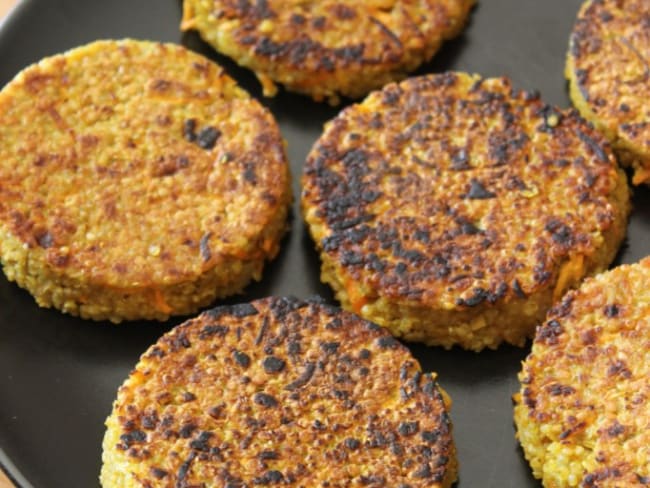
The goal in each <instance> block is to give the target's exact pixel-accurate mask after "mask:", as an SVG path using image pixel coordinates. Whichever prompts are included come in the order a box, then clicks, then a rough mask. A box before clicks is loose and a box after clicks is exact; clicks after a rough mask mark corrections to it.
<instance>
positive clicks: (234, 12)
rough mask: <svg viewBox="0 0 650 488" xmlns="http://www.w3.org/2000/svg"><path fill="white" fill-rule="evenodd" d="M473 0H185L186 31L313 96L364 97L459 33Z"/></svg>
mask: <svg viewBox="0 0 650 488" xmlns="http://www.w3.org/2000/svg"><path fill="white" fill-rule="evenodd" d="M473 4H474V0H417V1H413V0H369V1H363V2H342V1H340V0H315V1H310V2H304V1H298V0H292V1H289V2H287V1H286V0H265V1H249V0H244V1H241V0H184V3H183V22H182V24H181V28H182V29H183V30H188V29H196V30H198V31H199V33H200V35H201V36H202V37H203V39H205V41H206V42H208V43H210V44H211V45H212V46H213V47H214V48H215V49H216V50H217V51H219V52H221V53H223V54H225V55H227V56H230V57H231V58H233V59H234V60H235V61H236V62H238V63H239V64H240V65H242V66H245V67H247V68H250V69H252V70H253V71H254V72H255V74H256V75H257V77H258V78H259V80H260V82H261V83H262V86H263V88H264V94H265V95H267V96H273V95H274V94H275V93H276V87H275V84H274V83H275V82H277V83H281V84H283V85H284V86H285V87H286V88H287V89H288V90H291V91H296V92H300V93H305V94H309V95H311V96H312V97H313V98H314V99H315V100H319V101H320V100H323V99H329V100H330V102H331V103H338V96H339V95H344V96H347V97H353V98H358V97H361V96H363V95H365V94H367V93H368V92H369V91H370V90H372V89H375V88H379V87H381V86H383V85H385V84H386V83H388V82H390V81H393V80H396V79H401V78H403V77H404V76H405V75H406V74H407V73H408V72H410V71H413V70H414V69H415V68H417V67H418V66H419V65H420V64H422V63H423V62H425V61H428V60H429V59H431V57H432V56H433V55H434V53H435V52H436V51H437V50H438V48H439V47H440V45H441V44H442V42H443V41H444V40H446V39H450V38H452V37H454V36H456V35H457V34H459V32H460V31H461V29H462V28H463V26H464V24H465V20H466V18H467V16H468V14H469V11H470V9H471V7H472V5H473Z"/></svg>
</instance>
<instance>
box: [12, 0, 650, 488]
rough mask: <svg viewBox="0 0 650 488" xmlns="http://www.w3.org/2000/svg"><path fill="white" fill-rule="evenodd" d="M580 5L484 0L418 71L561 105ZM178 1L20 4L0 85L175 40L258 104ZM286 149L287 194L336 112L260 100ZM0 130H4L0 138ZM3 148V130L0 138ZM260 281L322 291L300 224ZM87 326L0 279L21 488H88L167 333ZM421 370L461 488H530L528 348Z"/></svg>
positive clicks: (434, 357) (649, 238)
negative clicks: (187, 29)
mask: <svg viewBox="0 0 650 488" xmlns="http://www.w3.org/2000/svg"><path fill="white" fill-rule="evenodd" d="M579 4H580V1H579V0H544V1H539V0H482V1H481V4H480V5H478V6H477V8H476V9H475V10H474V13H473V15H472V21H471V24H470V26H469V28H468V29H467V31H466V32H465V34H464V35H463V36H462V37H460V38H459V39H457V40H455V41H453V42H451V43H448V44H447V45H445V47H444V48H443V50H442V51H441V52H440V54H439V55H438V56H437V57H436V59H435V60H434V61H433V62H432V63H431V64H429V65H427V66H425V67H424V68H422V69H421V70H420V71H419V72H420V73H425V72H437V71H442V70H447V69H457V70H464V71H470V72H477V73H481V74H483V75H485V76H497V75H508V76H510V77H511V78H512V79H513V80H514V84H515V86H517V87H519V88H526V89H533V88H537V89H539V90H540V91H541V93H542V96H543V98H545V99H546V100H547V101H549V102H551V103H554V104H558V105H560V106H568V105H569V102H568V98H567V95H566V84H565V81H564V79H563V75H562V73H563V69H564V54H565V51H566V46H567V42H568V36H569V32H570V30H571V26H572V24H573V21H574V18H575V15H576V12H577V10H578V7H579ZM180 15H181V4H180V1H179V0H111V1H100V0H92V1H91V0H24V1H23V3H22V4H21V6H20V7H19V8H18V9H17V10H16V11H14V12H13V14H12V15H11V16H10V18H9V19H8V21H7V22H6V23H5V24H4V25H2V26H1V27H0V85H3V84H4V83H6V82H7V81H9V80H10V79H11V78H12V77H13V76H14V74H15V73H16V72H17V71H18V70H20V69H21V68H23V67H24V66H26V65H27V64H29V63H32V62H34V61H36V60H38V59H40V58H41V57H43V56H46V55H50V54H54V53H56V52H60V51H62V50H65V49H68V48H72V47H74V46H77V45H79V44H83V43H86V42H89V41H92V40H95V39H99V38H121V37H135V38H141V39H153V40H161V41H172V42H180V43H183V44H185V45H187V46H188V47H190V48H192V49H194V50H197V51H199V52H201V53H203V54H206V55H208V56H209V57H211V58H212V59H215V60H217V61H219V62H221V63H222V64H224V66H225V67H226V69H227V70H228V71H229V72H230V73H231V74H232V75H233V76H234V77H235V78H236V79H237V80H239V81H240V83H242V85H243V86H244V87H246V88H247V89H249V91H251V92H252V93H253V95H255V96H256V97H260V89H259V86H258V85H257V82H256V81H255V78H254V76H253V75H251V74H250V73H248V72H246V71H243V70H241V69H239V68H237V67H236V66H235V65H234V64H233V63H232V62H230V61H228V60H226V59H224V58H222V57H220V56H218V55H216V54H215V53H214V52H213V51H212V50H211V49H210V48H209V47H207V46H206V45H205V44H203V43H202V42H201V41H200V39H199V38H198V36H196V35H194V34H188V35H183V34H181V32H180V31H179V30H178V25H179V22H180ZM264 103H265V105H267V106H268V107H269V108H270V109H271V110H272V111H273V113H274V114H275V115H276V117H277V119H278V121H279V123H280V125H281V128H282V131H283V134H284V136H285V138H286V139H287V140H288V143H289V156H290V159H291V164H292V171H293V175H294V185H293V186H294V192H295V195H296V197H298V196H299V194H300V188H299V176H300V174H301V172H302V163H303V161H304V159H305V156H306V154H307V152H308V150H309V148H310V147H311V145H312V144H313V142H314V141H315V140H316V138H317V137H318V135H319V132H320V130H321V127H322V124H323V122H325V121H326V120H327V119H328V118H331V117H333V116H334V115H335V114H336V113H337V111H338V110H337V109H333V108H331V107H328V106H326V105H319V104H315V103H313V102H311V101H310V100H308V99H307V98H304V97H300V96H294V95H287V94H284V93H282V94H281V95H280V96H278V97H277V98H275V99H272V100H265V101H264ZM0 131H1V128H0ZM0 137H2V133H1V132H0ZM297 203H298V199H296V205H295V207H294V216H293V220H292V230H291V233H290V235H289V236H287V238H286V239H285V241H284V246H283V250H282V251H281V253H280V255H279V256H278V258H277V259H276V260H275V261H274V262H273V263H272V264H271V265H270V266H268V267H267V269H266V270H265V273H264V280H263V281H262V282H261V283H258V284H255V285H253V286H251V287H249V289H248V292H247V294H246V296H245V297H243V298H242V297H239V298H238V299H237V300H235V301H240V300H243V299H253V298H259V297H263V296H266V295H268V294H276V295H280V294H293V295H296V296H299V297H306V296H309V295H311V294H314V293H320V294H322V295H324V296H325V297H327V298H328V299H331V293H330V292H329V290H328V289H327V288H325V287H324V286H323V285H321V284H320V283H319V279H318V276H319V271H318V268H319V264H318V258H317V255H316V253H315V252H314V251H313V249H312V248H313V246H312V243H311V241H310V239H309V237H308V236H307V234H306V231H305V229H304V227H303V225H302V222H301V220H300V213H299V210H298V205H297ZM635 207H636V210H635V214H634V216H633V218H632V222H631V224H630V229H629V245H627V246H626V247H625V248H624V250H623V252H622V253H621V255H620V257H619V260H618V261H619V262H633V261H636V260H638V259H639V258H641V257H643V256H644V255H645V254H646V252H647V251H646V249H647V248H648V247H650V218H649V217H650V215H648V214H649V212H650V210H649V209H650V192H649V191H648V190H647V189H646V188H643V189H638V190H636V197H635ZM181 321H182V319H180V318H177V319H174V320H171V321H170V322H169V323H166V324H156V323H130V324H129V323H127V324H122V325H120V326H114V325H111V324H104V323H94V322H86V321H83V320H80V319H75V318H72V317H69V316H66V315H62V314H61V313H59V312H57V311H54V310H43V309H39V308H38V307H37V306H36V304H35V303H34V300H33V299H32V298H31V296H29V295H28V294H27V293H26V292H24V291H23V290H20V289H19V288H18V287H16V286H15V285H14V284H12V283H8V282H7V281H6V279H5V278H4V276H0V464H2V465H4V466H5V467H6V468H7V469H8V470H9V472H10V475H11V476H12V477H14V479H15V480H17V481H18V482H19V483H20V484H21V485H22V486H25V487H28V486H34V487H38V488H49V487H52V488H56V487H96V486H99V483H98V481H97V479H98V474H99V470H100V464H101V459H100V456H101V440H102V436H103V432H104V426H103V422H104V419H105V417H106V416H107V415H108V414H109V412H110V409H111V403H112V401H113V399H114V397H115V395H116V391H117V388H118V386H119V385H120V384H121V383H122V381H123V380H124V379H125V378H126V376H127V375H128V373H129V371H130V370H131V368H132V367H133V366H134V365H135V363H136V361H137V359H138V357H139V355H140V354H141V353H142V352H143V351H144V350H145V349H146V348H147V347H148V346H149V345H150V344H152V343H153V342H155V341H156V339H157V338H158V337H159V336H160V335H161V334H162V333H163V332H165V331H166V330H168V329H169V328H170V327H172V326H173V325H175V324H178V323H180V322H181ZM412 349H413V351H414V353H415V354H416V356H417V357H418V358H419V359H420V360H421V361H422V363H423V367H424V368H425V369H426V370H434V371H438V372H439V374H440V383H441V384H442V386H443V387H444V388H445V389H446V390H447V391H448V392H449V393H450V395H451V397H452V398H453V401H454V405H453V410H452V418H453V421H454V425H455V438H456V442H457V446H458V451H459V459H460V463H461V469H460V482H459V483H458V485H457V486H458V487H460V488H471V487H484V488H490V487H494V488H508V487H516V488H525V487H539V486H541V485H540V484H539V483H538V482H536V481H535V480H533V479H532V477H531V476H530V474H529V468H528V466H527V464H526V462H525V461H524V459H523V456H522V453H521V450H520V449H519V447H518V446H517V444H516V442H515V440H514V428H513V424H512V404H511V399H510V398H511V395H512V393H514V392H515V391H516V390H517V388H518V385H517V380H516V374H517V372H518V370H519V368H520V362H521V360H522V359H523V358H524V356H525V354H526V352H527V351H526V350H525V349H515V348H510V347H503V348H501V349H499V350H498V351H488V352H483V353H480V354H475V353H468V352H464V351H461V350H452V351H444V350H441V349H437V348H426V347H422V346H412Z"/></svg>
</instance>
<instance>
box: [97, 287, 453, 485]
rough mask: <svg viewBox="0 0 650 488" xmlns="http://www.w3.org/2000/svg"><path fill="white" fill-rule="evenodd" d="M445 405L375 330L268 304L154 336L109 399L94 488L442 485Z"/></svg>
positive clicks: (342, 316)
mask: <svg viewBox="0 0 650 488" xmlns="http://www.w3.org/2000/svg"><path fill="white" fill-rule="evenodd" d="M448 409H449V399H448V398H447V396H446V394H445V393H444V392H443V391H442V390H441V389H440V388H439V386H438V384H437V382H436V376H435V375H434V374H428V373H423V372H422V371H421V369H420V365H419V364H418V362H417V360H415V359H414V358H413V357H412V356H411V354H410V353H409V351H408V350H407V349H406V348H405V347H404V346H402V345H401V344H399V342H397V341H396V340H395V339H394V338H393V337H392V336H390V335H389V334H388V333H387V332H386V331H385V330H384V329H382V328H381V327H378V326H376V325H374V324H372V323H369V322H366V321H364V320H362V319H360V318H359V317H357V316H355V315H353V314H350V313H347V312H343V311H341V310H339V309H337V308H334V307H330V306H325V305H319V304H316V303H307V302H303V301H300V300H296V299H288V298H268V299H264V300H259V301H255V302H252V303H249V304H248V303H247V304H240V305H235V306H229V307H220V308H215V309H213V310H210V311H208V312H205V313H203V314H202V315H200V316H199V317H198V318H196V319H194V320H190V321H188V322H185V323H184V324H182V325H180V326H178V327H176V328H175V329H173V330H172V331H171V332H169V333H168V334H166V335H165V336H163V337H162V338H161V339H160V340H159V341H158V343H157V344H155V345H154V346H152V347H151V348H150V349H149V350H148V351H147V352H146V353H145V354H144V355H143V356H142V357H141V359H140V362H139V363H138V364H137V365H136V367H135V369H134V370H133V372H132V373H131V375H130V376H129V378H128V379H127V380H126V382H125V383H124V384H123V386H122V387H121V388H120V389H119V392H118V396H117V400H116V401H115V403H114V405H113V412H112V414H111V415H110V417H109V418H108V420H107V422H106V425H107V427H108V429H107V431H106V435H105V437H104V454H103V467H102V473H101V483H102V486H103V487H104V488H129V487H142V486H147V487H151V488H154V487H178V486H188V487H189V486H204V487H217V486H219V487H253V486H258V485H261V486H265V485H274V486H275V485H282V486H296V487H320V486H330V487H341V488H343V487H349V486H370V487H383V486H394V487H407V486H409V487H413V488H415V487H445V488H447V487H450V486H451V484H452V483H453V482H454V481H455V479H456V457H455V448H454V444H453V441H452V437H451V423H450V420H449V416H448Z"/></svg>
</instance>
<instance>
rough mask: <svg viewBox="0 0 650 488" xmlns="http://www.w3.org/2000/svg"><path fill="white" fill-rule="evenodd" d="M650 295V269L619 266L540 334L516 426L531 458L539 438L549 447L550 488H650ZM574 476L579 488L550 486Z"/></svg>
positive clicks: (558, 311) (569, 298)
mask: <svg viewBox="0 0 650 488" xmlns="http://www.w3.org/2000/svg"><path fill="white" fill-rule="evenodd" d="M649 290H650V259H644V260H643V261H641V262H640V263H638V264H634V265H629V266H628V265H626V266H620V267H618V268H616V269H614V270H613V271H611V272H608V273H604V274H601V275H598V276H597V277H595V278H594V279H589V280H588V281H586V282H585V283H584V284H583V286H582V287H581V288H579V289H578V290H577V291H576V292H571V293H569V294H567V295H566V296H565V298H564V299H563V300H562V302H561V303H560V304H559V305H557V306H556V307H555V308H554V309H553V310H552V311H551V312H550V314H549V316H548V319H547V321H546V323H545V324H544V325H543V326H541V327H540V328H539V329H538V330H537V334H536V337H535V341H534V344H533V348H532V352H531V354H530V355H529V357H528V358H527V359H526V361H525V362H524V367H523V371H522V372H521V374H520V380H521V382H522V394H521V399H520V402H521V403H520V405H519V406H518V407H517V408H519V409H521V412H519V413H518V415H517V417H518V430H519V437H520V440H521V441H522V444H524V440H526V442H527V444H524V448H525V449H527V451H528V452H529V453H530V454H531V455H533V453H535V452H537V451H536V450H535V449H536V448H538V447H539V446H533V445H531V442H530V439H531V438H535V437H533V436H538V437H539V438H538V440H539V441H540V442H543V443H544V444H545V445H544V447H543V450H542V452H543V454H542V456H541V458H540V459H539V461H540V463H544V464H546V468H545V469H544V478H545V482H546V483H547V484H546V486H580V487H585V488H590V487H599V488H605V487H642V486H648V485H650V462H649V460H650V428H649V425H650V402H649V399H650V329H649V328H648V321H649V320H650V291H649ZM535 433H536V434H535ZM570 463H575V466H570ZM566 471H570V472H573V473H574V476H576V479H575V482H574V483H573V484H568V483H567V484H561V485H554V484H552V483H551V482H552V481H553V480H554V478H555V477H557V476H559V475H560V473H563V472H566Z"/></svg>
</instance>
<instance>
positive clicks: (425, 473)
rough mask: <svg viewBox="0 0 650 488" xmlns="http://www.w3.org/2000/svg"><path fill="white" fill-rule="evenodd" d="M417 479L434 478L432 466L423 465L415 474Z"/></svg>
mask: <svg viewBox="0 0 650 488" xmlns="http://www.w3.org/2000/svg"><path fill="white" fill-rule="evenodd" d="M413 476H414V477H415V478H431V476H433V471H431V466H429V464H427V463H425V464H421V465H420V467H419V468H418V469H417V470H416V471H415V472H414V473H413Z"/></svg>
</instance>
